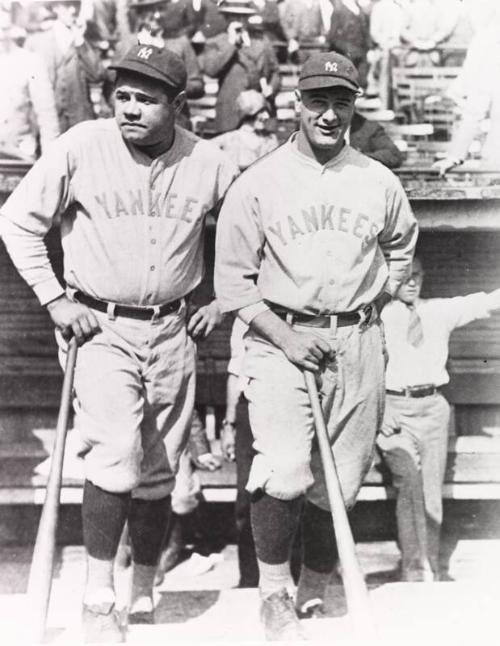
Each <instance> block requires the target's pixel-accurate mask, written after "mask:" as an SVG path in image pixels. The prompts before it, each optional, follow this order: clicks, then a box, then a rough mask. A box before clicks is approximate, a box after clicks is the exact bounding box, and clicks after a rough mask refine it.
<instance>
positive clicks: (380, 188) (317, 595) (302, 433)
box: [215, 52, 417, 640]
mask: <svg viewBox="0 0 500 646" xmlns="http://www.w3.org/2000/svg"><path fill="white" fill-rule="evenodd" d="M358 92H359V84H358V76H357V72H356V69H355V67H354V66H353V64H352V63H351V61H349V60H348V59H347V58H345V57H344V56H341V55H340V54H336V53H334V52H330V53H325V54H317V55H312V56H311V57H310V58H309V59H308V60H307V61H306V62H305V63H304V65H303V67H302V70H301V73H300V77H299V85H298V91H297V94H296V99H297V110H298V112H299V123H300V127H299V131H298V132H296V133H294V134H293V135H292V136H291V138H290V139H289V140H288V141H287V142H286V143H285V144H284V145H283V146H281V147H280V148H278V149H277V150H276V151H274V152H272V153H270V154H268V155H267V156H266V157H264V158H263V159H261V160H259V161H257V162H256V163H254V164H253V165H252V166H251V167H250V168H249V169H248V170H247V171H245V173H243V174H242V175H241V176H240V177H239V178H238V179H237V180H236V181H235V182H234V184H233V185H232V186H231V188H230V189H229V191H228V194H227V196H226V199H225V201H224V205H223V207H222V210H221V214H220V218H219V222H218V229H217V243H216V266H215V288H216V294H217V299H218V300H219V302H220V304H221V307H222V310H223V311H228V312H229V311H232V312H235V313H236V314H237V315H238V316H239V317H240V318H241V319H242V320H243V321H244V322H246V323H248V324H249V326H250V329H249V332H247V335H246V355H245V359H244V366H243V372H244V377H245V381H246V387H245V396H246V398H247V400H248V402H249V415H250V424H251V428H252V434H253V438H254V444H253V446H254V449H255V451H256V456H255V457H254V460H253V463H252V468H251V471H250V476H249V479H248V483H247V489H248V490H249V491H250V492H251V494H252V503H251V519H252V530H253V535H254V541H255V547H256V553H257V559H258V564H259V573H260V580H259V587H260V591H261V598H262V606H261V618H262V621H263V624H264V629H265V633H266V637H267V638H268V639H270V640H297V639H303V638H304V635H303V632H302V629H301V626H300V623H299V621H298V616H300V617H306V616H312V615H317V614H320V613H321V608H322V604H323V597H324V593H325V587H326V583H327V581H328V578H329V576H330V574H331V571H332V569H333V566H334V561H335V558H334V546H335V538H334V532H333V524H332V520H331V516H330V513H329V503H328V498H327V494H326V490H325V480H324V476H323V472H322V468H321V463H320V458H319V453H318V448H317V445H316V443H315V442H314V427H313V415H312V411H311V405H310V402H309V399H308V395H307V390H306V386H305V381H304V374H303V371H304V370H309V371H312V372H314V373H315V374H316V377H317V383H318V387H319V390H320V396H321V401H322V406H323V411H324V415H325V419H326V423H327V427H328V431H329V435H330V440H331V444H332V450H333V453H334V456H335V461H336V464H337V469H338V472H339V477H340V482H341V487H342V492H343V496H344V500H345V503H346V505H347V506H349V507H350V506H352V505H353V504H354V501H355V498H356V495H357V493H358V490H359V488H360V486H361V483H362V480H363V477H364V475H365V473H366V471H367V470H368V468H369V466H370V462H371V458H372V454H373V449H374V441H375V433H376V431H377V429H378V428H379V425H380V423H381V420H382V414H383V404H384V341H383V333H382V329H381V326H380V323H379V313H380V309H381V307H382V306H383V304H384V303H385V302H387V301H388V300H389V299H390V298H391V296H392V295H393V294H394V293H395V292H396V290H397V288H398V286H399V285H400V283H401V282H402V281H403V280H404V279H405V277H406V274H407V272H408V270H409V269H410V266H411V260H412V254H413V249H414V245H415V241H416V237H417V224H416V221H415V218H414V217H413V214H412V212H411V209H410V206H409V204H408V200H407V198H406V196H405V193H404V191H403V189H402V187H401V185H400V183H399V181H398V179H397V178H396V177H395V176H394V175H393V174H392V173H391V172H390V171H389V170H388V169H387V168H385V167H384V166H382V164H380V163H379V162H377V161H375V160H373V159H370V158H369V157H366V156H365V155H363V154H361V153H359V152H357V151H356V150H354V149H353V148H351V147H350V146H349V145H347V144H346V143H345V139H344V137H345V133H346V131H347V129H348V127H349V124H350V122H351V119H352V115H353V111H354V101H355V98H356V95H357V94H358ZM301 515H302V519H303V520H302V531H303V545H304V558H303V567H302V571H301V575H300V580H299V584H298V589H297V596H296V599H295V603H294V601H293V600H292V598H291V596H290V594H289V591H290V589H291V588H292V587H293V584H292V579H291V576H290V567H289V560H290V552H291V548H292V543H293V540H294V535H295V533H296V530H297V527H298V524H299V519H300V517H301Z"/></svg>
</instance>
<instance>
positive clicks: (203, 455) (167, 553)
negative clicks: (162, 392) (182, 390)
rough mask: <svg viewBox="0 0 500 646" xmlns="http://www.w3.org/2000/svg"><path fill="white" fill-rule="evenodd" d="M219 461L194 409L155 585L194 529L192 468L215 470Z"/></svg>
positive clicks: (196, 484)
mask: <svg viewBox="0 0 500 646" xmlns="http://www.w3.org/2000/svg"><path fill="white" fill-rule="evenodd" d="M221 463H222V461H221V458H220V457H219V456H217V455H214V454H213V453H212V449H211V447H210V443H209V441H208V438H207V433H206V429H205V427H204V425H203V422H202V420H201V417H200V413H199V412H198V410H197V409H196V408H195V409H194V411H193V421H192V423H191V435H190V437H189V443H188V446H187V448H186V449H185V450H184V451H183V453H182V455H181V457H180V460H179V470H178V472H177V475H176V478H175V488H174V490H173V492H172V512H171V515H170V520H169V526H168V531H167V536H166V537H165V547H164V548H163V550H162V554H161V556H160V560H159V563H158V567H157V570H156V577H155V585H160V584H161V583H162V582H163V579H164V577H165V574H166V573H167V572H169V571H170V570H171V569H173V568H174V567H175V566H176V565H177V564H178V563H179V562H180V560H181V559H182V555H183V551H184V549H185V547H186V543H187V540H188V533H189V528H190V526H191V527H193V528H196V524H197V523H196V519H195V516H196V511H197V509H198V508H199V505H200V501H201V500H202V492H201V484H200V480H199V478H198V476H197V474H196V471H195V469H194V467H196V468H198V469H202V470H203V471H216V470H217V469H220V467H221Z"/></svg>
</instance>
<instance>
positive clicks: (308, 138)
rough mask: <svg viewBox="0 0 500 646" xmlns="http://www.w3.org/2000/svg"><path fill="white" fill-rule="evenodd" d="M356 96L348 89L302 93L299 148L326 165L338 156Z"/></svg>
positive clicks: (298, 99) (325, 89) (300, 100)
mask: <svg viewBox="0 0 500 646" xmlns="http://www.w3.org/2000/svg"><path fill="white" fill-rule="evenodd" d="M355 98H356V95H355V93H354V92H353V91H351V90H349V89H348V88H345V87H327V88H317V89H313V90H302V91H301V92H300V93H297V101H298V109H299V111H300V132H299V149H301V151H302V152H305V153H306V154H309V155H310V156H314V157H316V158H317V159H318V161H320V162H322V163H325V162H326V161H328V160H329V159H332V158H333V157H336V156H337V155H338V154H339V152H340V151H341V150H342V147H343V145H344V136H345V133H346V131H347V129H348V128H349V125H350V123H351V119H352V115H353V113H354V100H355Z"/></svg>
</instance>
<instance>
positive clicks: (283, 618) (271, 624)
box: [260, 588, 306, 641]
mask: <svg viewBox="0 0 500 646" xmlns="http://www.w3.org/2000/svg"><path fill="white" fill-rule="evenodd" d="M260 618H261V621H262V623H263V624H264V632H265V635H266V640H267V641H305V640H306V636H305V633H304V631H303V629H302V627H301V625H300V622H299V619H298V617H297V614H296V612H295V607H294V604H293V599H292V598H291V597H290V595H289V594H288V591H287V590H286V589H285V588H283V589H281V590H279V591H278V592H273V594H271V595H270V596H269V597H265V598H264V599H263V600H262V604H261V607H260Z"/></svg>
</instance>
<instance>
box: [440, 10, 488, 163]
mask: <svg viewBox="0 0 500 646" xmlns="http://www.w3.org/2000/svg"><path fill="white" fill-rule="evenodd" d="M499 75H500V7H495V8H494V10H493V11H492V13H490V14H489V20H488V22H487V23H486V24H485V26H483V27H482V28H481V29H480V30H479V31H478V32H477V34H476V35H475V36H474V38H473V39H472V41H471V44H470V46H469V49H468V51H467V56H466V59H465V61H464V66H463V69H462V78H461V81H460V87H461V90H460V94H462V95H463V97H460V98H461V112H462V119H461V122H460V124H459V126H458V129H457V130H456V131H455V133H454V135H453V138H452V141H451V142H450V144H449V148H448V152H447V155H446V157H445V158H444V159H442V160H440V161H438V162H436V164H435V165H434V166H435V167H436V168H438V169H439V170H440V172H441V174H444V173H446V172H447V171H448V170H450V169H451V168H453V167H454V166H458V165H460V164H461V163H462V162H463V161H464V160H465V159H466V157H467V153H468V152H469V148H470V146H471V144H472V142H473V140H474V138H475V137H476V136H477V134H478V131H479V127H480V124H481V123H482V122H483V120H484V119H486V118H487V117H489V127H488V132H487V135H486V138H485V140H484V143H483V146H482V149H481V165H482V166H483V167H484V168H487V169H491V170H500V85H499V83H498V82H497V79H498V78H499Z"/></svg>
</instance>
